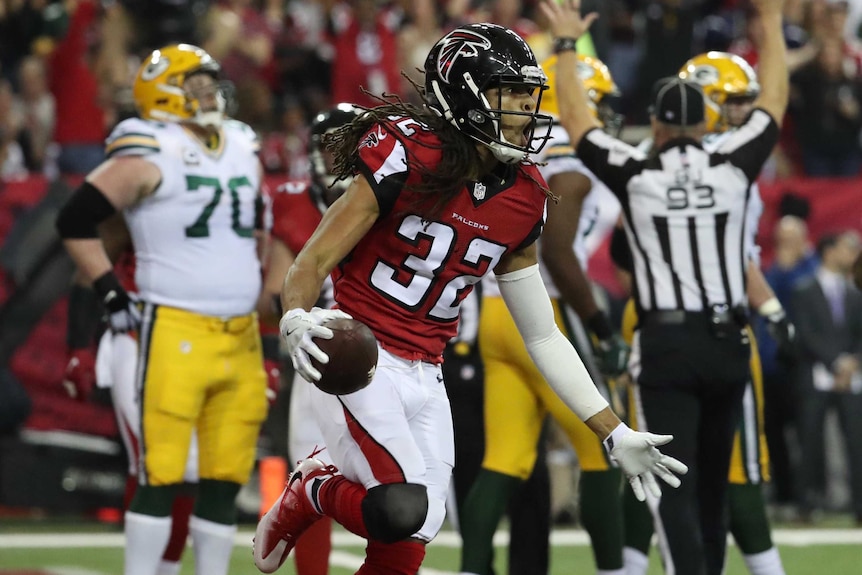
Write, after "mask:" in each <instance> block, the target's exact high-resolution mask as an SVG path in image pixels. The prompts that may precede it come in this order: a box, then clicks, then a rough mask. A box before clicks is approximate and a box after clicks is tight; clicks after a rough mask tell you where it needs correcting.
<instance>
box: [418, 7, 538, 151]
mask: <svg viewBox="0 0 862 575" xmlns="http://www.w3.org/2000/svg"><path fill="white" fill-rule="evenodd" d="M503 86H517V87H524V86H527V87H529V88H532V89H535V90H539V96H538V99H537V103H536V109H535V110H533V111H532V112H524V111H510V110H502V109H500V101H499V99H498V101H497V102H496V103H495V104H496V106H494V105H492V104H491V103H490V102H488V99H487V98H486V97H485V95H484V91H485V90H487V89H489V88H495V87H503ZM547 87H548V84H547V77H546V76H545V73H544V72H543V71H542V68H541V67H540V66H539V65H538V63H537V62H536V56H535V55H534V54H533V51H532V50H531V49H530V47H529V46H528V45H527V43H526V42H525V41H524V39H523V38H521V37H520V36H518V35H517V34H515V33H514V32H513V31H511V30H509V29H508V28H505V27H503V26H498V25H496V24H487V23H483V24H470V25H467V26H461V27H459V28H456V29H455V30H453V31H451V32H449V33H448V34H446V35H445V36H443V38H441V39H440V40H439V41H438V42H437V43H436V44H435V45H434V47H433V48H431V51H430V52H429V53H428V57H427V58H426V60H425V100H426V103H427V104H428V107H429V108H431V109H432V110H434V111H435V112H436V113H437V114H439V115H440V116H441V117H443V118H444V119H446V120H448V121H449V122H450V123H451V124H452V125H453V126H455V127H456V128H458V129H459V130H461V131H462V132H463V133H464V134H466V135H468V136H470V137H471V138H473V139H475V140H477V141H478V142H481V143H482V144H485V145H486V146H488V147H489V148H490V149H491V151H492V152H493V154H494V157H496V158H497V159H498V160H499V161H501V162H505V163H514V162H519V161H521V160H523V159H524V158H525V157H526V155H527V154H535V153H536V152H538V151H539V150H541V149H542V147H543V146H544V145H545V143H546V142H547V140H548V133H550V128H551V124H552V122H551V117H550V116H548V115H547V114H539V109H540V105H541V100H542V91H544V90H545V89H547ZM503 114H512V115H518V116H530V117H531V120H532V121H531V122H530V123H529V125H528V127H527V130H526V131H525V137H526V143H525V144H524V145H519V143H515V142H509V141H507V140H506V138H505V137H504V136H503V133H502V130H501V120H502V117H503ZM539 121H541V122H542V125H546V126H547V130H548V131H547V133H545V134H544V135H543V136H542V137H535V134H534V132H535V129H536V124H537V122H539Z"/></svg>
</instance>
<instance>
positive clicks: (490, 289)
mask: <svg viewBox="0 0 862 575" xmlns="http://www.w3.org/2000/svg"><path fill="white" fill-rule="evenodd" d="M533 159H534V160H535V161H536V162H538V163H541V162H545V163H546V165H544V166H539V171H540V172H541V173H542V177H543V178H545V181H546V182H547V181H550V179H551V177H552V176H555V175H557V174H562V173H565V172H579V173H581V174H584V175H585V176H587V177H588V178H589V179H590V182H592V188H591V189H590V193H588V194H587V196H586V197H585V198H584V202H583V204H582V206H581V217H580V219H579V220H578V233H577V235H576V236H575V243H574V245H573V246H572V249H573V250H574V252H575V255H576V256H577V258H578V262H579V263H580V264H581V267H582V268H583V270H584V273H586V272H587V265H588V262H589V259H590V257H591V256H592V255H593V254H594V253H595V251H596V250H597V249H598V248H599V246H600V245H601V244H602V242H603V241H604V240H605V238H606V237H607V236H608V234H610V233H611V232H612V231H613V229H614V226H615V225H616V223H617V219H618V218H619V215H620V210H621V209H622V208H621V206H620V202H619V200H618V199H617V198H616V196H614V195H613V193H611V191H610V190H609V189H608V187H607V186H606V185H605V184H604V183H602V181H601V180H599V179H598V178H597V177H596V176H595V175H594V174H593V173H592V172H591V171H590V170H589V169H588V168H587V167H586V166H585V165H584V164H583V162H581V160H580V159H578V157H577V156H576V155H575V150H574V148H573V147H572V145H571V143H570V142H569V134H568V132H566V129H565V128H563V127H562V126H561V125H559V124H554V127H553V128H552V129H551V134H550V139H549V140H548V144H547V145H546V146H545V147H544V148H543V149H542V151H541V152H540V153H539V154H538V155H536V156H535V157H534V158H533ZM541 241H542V238H541V237H540V238H539V242H541ZM539 268H540V271H541V274H542V279H543V280H544V282H545V287H546V288H547V290H548V294H549V295H550V296H551V297H552V298H558V297H560V290H558V289H557V286H555V285H554V281H553V280H552V279H551V274H550V273H549V272H548V270H547V268H546V267H545V264H544V262H542V259H541V254H540V256H539ZM482 290H483V291H482V294H483V296H499V295H500V289H499V287H498V286H497V281H496V279H494V277H493V275H492V274H488V275H487V276H485V278H483V279H482Z"/></svg>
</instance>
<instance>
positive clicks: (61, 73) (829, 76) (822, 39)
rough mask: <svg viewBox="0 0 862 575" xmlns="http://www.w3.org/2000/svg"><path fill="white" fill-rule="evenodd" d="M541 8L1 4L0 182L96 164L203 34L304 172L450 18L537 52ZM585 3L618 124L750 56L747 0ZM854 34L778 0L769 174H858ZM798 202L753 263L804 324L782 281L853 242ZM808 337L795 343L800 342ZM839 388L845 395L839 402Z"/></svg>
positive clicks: (773, 383) (777, 422) (776, 406)
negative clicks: (480, 25) (662, 86)
mask: <svg viewBox="0 0 862 575" xmlns="http://www.w3.org/2000/svg"><path fill="white" fill-rule="evenodd" d="M536 5H537V2H536V0H388V1H386V0H345V1H338V0H0V184H2V181H3V180H12V179H19V178H26V177H27V176H28V175H31V174H43V175H45V176H46V177H48V178H49V179H54V178H56V177H58V176H61V175H81V174H86V173H87V172H89V171H90V170H92V169H93V168H95V167H96V166H97V165H98V164H99V163H100V162H101V161H102V160H103V159H104V155H103V147H104V138H105V136H106V135H107V134H108V133H109V132H110V130H111V128H112V127H113V126H114V125H115V124H116V123H117V122H119V121H121V120H122V119H124V118H127V117H129V116H131V115H134V114H135V110H134V105H133V102H132V97H131V86H132V80H133V75H134V73H135V72H136V70H137V69H138V67H139V65H140V63H141V58H142V57H144V56H145V55H147V54H148V53H149V52H150V51H151V50H153V49H156V48H158V47H161V46H164V45H167V44H170V43H174V42H187V43H193V44H197V45H200V46H202V47H203V48H204V49H206V50H207V51H208V52H209V53H210V54H211V55H212V56H213V57H214V58H216V59H217V60H218V61H219V62H221V64H222V66H223V73H224V75H225V78H226V79H227V80H229V81H231V82H232V83H233V85H234V86H235V98H234V99H235V102H236V104H237V107H236V111H235V113H234V116H235V117H236V118H237V119H239V120H242V121H244V122H246V123H248V124H250V125H251V126H252V127H253V128H254V129H255V130H256V131H257V132H258V133H259V134H260V136H261V140H262V142H263V146H262V152H261V157H262V161H263V163H264V166H265V169H266V170H267V171H268V172H270V173H272V174H279V175H281V176H284V177H289V178H304V177H306V175H307V171H308V160H307V157H306V150H307V142H308V137H309V124H310V121H311V119H312V118H314V116H315V115H316V114H317V113H318V112H320V111H323V110H325V109H328V108H329V107H330V106H331V105H332V104H333V103H336V102H352V103H356V104H359V105H362V106H374V105H376V104H378V103H379V102H380V98H383V97H396V98H401V99H404V100H407V101H413V102H417V101H418V97H417V92H416V89H417V88H416V84H417V83H420V84H421V81H422V80H421V72H420V69H421V68H422V66H423V63H424V57H425V54H427V52H428V50H429V48H430V47H431V46H432V45H433V43H434V42H436V41H437V40H438V39H439V38H440V37H441V36H442V35H443V34H444V33H445V32H446V31H448V30H450V29H452V28H454V27H456V26H458V25H461V24H463V23H467V22H479V21H491V22H495V23H498V24H502V25H505V26H508V27H510V28H512V29H514V30H515V31H516V32H518V33H519V34H520V35H522V36H523V37H525V38H526V39H527V40H528V42H529V43H530V44H531V45H532V46H533V48H534V50H535V52H536V54H537V56H538V58H539V60H540V61H542V60H544V59H545V58H546V57H548V56H549V55H550V49H551V38H550V35H549V33H548V32H547V23H546V22H544V21H542V17H541V16H540V11H539V10H537V9H536ZM582 5H583V8H584V10H587V11H593V10H594V11H598V12H599V13H600V18H599V20H598V21H597V23H596V24H595V25H594V26H593V28H592V40H593V43H594V45H595V51H596V53H597V55H598V56H599V58H601V59H602V60H603V61H604V62H605V63H606V64H607V65H608V67H609V68H610V71H611V73H612V75H613V78H614V80H615V81H616V84H617V85H618V86H619V88H620V91H621V93H622V96H621V97H619V98H618V99H617V100H616V101H614V102H613V105H614V107H615V108H616V111H617V112H619V113H621V114H623V115H624V116H625V118H626V122H627V124H628V125H630V126H632V125H635V126H636V125H643V124H645V123H647V121H648V111H647V109H646V104H645V103H646V102H648V101H649V100H650V98H649V90H650V88H651V86H652V85H653V83H654V81H655V80H657V79H658V78H661V77H665V76H669V75H675V74H676V73H677V71H678V70H679V69H680V66H681V65H682V64H683V63H684V62H685V61H686V60H688V59H689V58H690V57H692V56H693V55H695V54H698V53H701V52H703V51H706V50H724V51H728V52H731V53H735V54H738V55H740V56H742V57H743V58H745V59H746V60H747V61H748V62H749V63H751V64H752V65H754V66H756V64H757V53H756V50H755V48H754V46H756V45H757V35H758V34H759V33H760V23H759V22H758V20H757V18H756V14H755V13H754V12H753V11H752V10H750V8H749V6H748V5H747V3H746V1H745V0H583V1H582ZM860 34H862V0H787V2H786V11H785V38H786V43H787V47H788V50H789V55H790V64H791V70H792V75H791V104H790V108H789V112H788V115H789V117H788V118H787V120H786V121H785V124H784V128H783V133H782V138H781V145H780V147H779V148H778V149H776V152H775V154H774V155H775V157H774V160H773V161H772V162H771V164H770V165H771V167H770V168H769V173H768V174H766V177H773V178H784V177H792V176H809V177H829V176H837V177H852V176H857V175H858V174H859V172H860V169H862V144H860V135H862V42H860ZM803 212H804V213H801V212H800V211H799V210H793V209H788V210H783V213H785V214H786V215H785V218H783V219H782V220H781V221H780V222H779V224H778V226H777V228H776V230H775V234H776V235H775V240H774V241H775V252H776V253H775V259H774V263H772V264H771V266H772V267H770V268H769V269H768V270H766V275H767V278H768V280H769V282H770V284H772V287H773V288H774V289H775V292H776V294H777V295H778V297H779V299H781V300H782V303H783V304H784V307H785V308H786V309H787V310H788V311H789V313H790V315H791V317H792V318H793V319H794V321H797V322H800V320H801V323H802V324H804V323H805V321H804V318H805V315H804V314H805V313H808V311H806V310H800V309H795V308H794V301H793V298H792V295H791V294H792V292H793V289H792V286H795V285H798V284H799V282H800V280H803V281H804V280H806V279H809V280H810V279H811V278H814V277H817V274H818V273H821V272H820V271H819V270H820V269H821V267H822V266H824V265H826V266H830V269H829V270H827V271H831V272H834V273H837V274H846V273H849V267H848V266H849V265H850V263H851V262H852V261H853V257H855V254H857V253H858V252H859V238H858V236H856V235H854V234H844V235H829V236H825V237H823V238H815V239H814V241H811V240H809V238H808V237H807V230H806V228H805V221H804V220H805V218H806V216H807V215H808V214H807V208H806V209H804V210H803ZM815 244H816V249H815ZM821 275H822V274H821ZM762 341H763V342H764V343H763V349H762V352H763V359H764V372H765V375H766V379H767V381H766V387H767V395H768V397H767V402H766V405H767V408H766V409H767V410H768V414H767V426H768V427H769V429H767V434H768V435H769V447H770V449H771V450H772V452H773V460H774V465H775V473H774V476H775V499H776V500H777V501H778V502H780V503H788V504H789V503H790V502H793V501H801V502H802V512H803V514H810V513H811V512H812V510H816V509H817V508H819V507H822V506H823V501H822V500H823V497H824V490H825V486H824V482H825V480H824V475H823V472H822V470H823V465H811V466H807V469H808V471H807V472H806V473H803V474H800V472H799V469H800V463H799V462H800V461H802V460H803V459H804V460H806V461H810V460H811V459H810V458H814V457H815V456H816V455H817V453H819V452H821V451H822V449H821V448H820V447H819V446H820V445H822V429H823V412H824V411H825V407H824V409H823V410H821V409H820V404H817V405H815V404H814V403H813V402H811V401H810V399H811V397H810V396H809V395H807V394H806V393H804V392H803V391H804V390H803V391H800V390H799V389H798V388H797V389H796V390H795V392H794V393H787V387H786V381H787V380H788V379H789V378H791V379H792V377H791V376H790V375H789V374H788V372H787V370H788V369H790V368H789V367H788V366H787V365H786V363H784V362H782V361H781V358H779V357H777V351H776V349H775V346H774V345H772V346H771V347H770V345H771V344H770V340H769V337H768V335H767V334H766V333H765V332H764V333H763V334H762ZM806 341H807V340H806V339H805V338H804V337H803V343H802V345H803V346H804V345H806ZM857 344H859V342H858V341H855V340H854V342H853V344H852V345H857ZM845 351H847V352H848V353H850V351H851V350H850V349H848V350H845ZM802 353H804V349H803V351H802ZM848 361H850V360H848ZM851 368H852V369H851ZM859 371H860V370H859V366H858V364H857V365H848V373H849V372H854V373H858V372H859ZM834 385H835V384H833V388H830V389H829V390H827V391H828V392H830V395H829V398H830V401H833V400H834V403H837V404H838V407H839V410H840V411H841V412H842V413H845V412H846V413H847V414H848V416H849V415H850V414H853V415H852V417H854V418H855V417H862V402H860V401H858V398H859V397H862V379H860V378H858V377H856V378H850V377H849V376H848V378H847V381H846V382H844V381H841V382H838V384H837V385H839V386H842V388H841V389H835V388H834ZM843 387H846V388H847V389H843ZM821 391H823V390H821ZM846 391H851V392H853V393H851V394H847V393H845V392H846ZM848 398H855V399H857V401H855V404H854V405H853V406H852V409H851V408H848V407H847V405H846V404H847V403H849V402H848V401H847V400H848ZM827 407H828V406H827ZM860 420H862V419H860ZM805 439H808V440H809V441H808V442H807V443H806V442H805V441H803V440H805ZM857 439H858V438H857ZM818 440H819V444H818ZM848 443H851V444H852V443H854V441H853V440H852V439H850V440H849V441H848ZM855 443H858V441H856V442H855ZM821 455H822V453H821ZM848 459H849V460H851V461H854V460H858V461H857V464H858V462H860V461H862V457H855V456H854V455H851V456H849V457H848ZM856 476H857V477H858V478H859V479H857V480H856V481H857V484H856V485H855V486H854V491H855V492H856V499H857V501H856V502H855V503H856V504H855V507H854V511H855V513H856V518H857V520H858V521H859V522H860V524H862V467H860V469H859V470H857V473H856Z"/></svg>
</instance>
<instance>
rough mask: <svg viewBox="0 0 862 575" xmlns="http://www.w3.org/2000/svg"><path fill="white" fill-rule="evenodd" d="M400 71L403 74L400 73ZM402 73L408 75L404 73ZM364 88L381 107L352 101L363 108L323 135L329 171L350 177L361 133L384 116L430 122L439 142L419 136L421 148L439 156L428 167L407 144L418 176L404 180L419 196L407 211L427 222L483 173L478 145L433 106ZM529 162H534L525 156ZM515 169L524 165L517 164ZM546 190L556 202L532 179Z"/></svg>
mask: <svg viewBox="0 0 862 575" xmlns="http://www.w3.org/2000/svg"><path fill="white" fill-rule="evenodd" d="M402 75H404V74H403V73H402ZM405 77H407V76H406V75H405ZM408 80H410V83H411V84H413V87H414V88H415V89H416V91H417V92H419V94H420V96H424V92H425V91H424V88H422V87H421V86H418V85H417V84H416V83H415V82H413V80H411V79H410V78H408ZM362 91H363V92H364V93H365V94H367V95H368V96H370V97H372V98H374V99H375V100H378V101H379V102H380V105H379V106H375V107H373V108H366V107H364V106H356V107H357V108H359V109H361V110H363V111H364V113H363V114H360V115H359V116H358V117H357V118H355V119H354V120H353V121H352V122H350V123H349V124H346V125H344V126H342V127H340V128H338V129H337V130H335V131H333V132H329V133H327V134H325V135H324V136H323V138H322V142H323V145H324V147H325V148H326V149H327V150H329V151H330V152H332V154H333V168H332V172H333V174H334V175H335V176H336V178H337V179H338V180H343V179H349V178H352V177H353V176H354V174H355V173H356V171H357V170H356V166H357V164H358V162H359V143H360V140H361V139H362V137H363V136H364V135H365V134H366V133H367V132H368V131H369V130H370V129H371V128H372V126H374V125H375V124H378V123H380V122H385V121H386V120H388V118H389V116H397V117H409V118H412V119H413V120H415V121H417V122H419V123H421V124H424V125H426V126H428V128H429V129H430V130H431V131H432V132H434V134H435V135H436V136H437V139H438V140H439V142H438V143H431V142H427V141H418V140H417V143H418V144H419V145H421V146H423V147H425V148H429V149H435V150H440V151H441V156H440V161H439V163H437V165H435V166H433V169H432V168H429V167H428V166H426V165H425V164H424V163H423V162H422V161H421V160H419V159H418V158H417V157H416V155H415V153H414V152H413V151H412V150H411V149H410V147H407V146H405V152H406V153H407V162H408V165H409V166H410V169H411V170H412V171H413V172H414V173H416V174H418V175H419V178H418V181H417V182H415V183H410V184H406V185H405V187H404V189H405V190H408V191H410V192H414V193H416V196H417V199H416V201H415V202H413V203H412V204H411V205H409V206H408V207H407V210H410V211H414V210H415V211H416V212H418V214H419V215H420V216H422V218H423V219H425V220H426V221H428V220H432V219H434V218H435V217H436V216H439V215H440V213H442V211H443V208H444V207H445V206H446V204H448V203H449V201H450V200H451V199H452V198H454V197H455V196H456V195H457V194H458V193H459V192H460V191H461V189H462V188H463V187H464V186H465V185H467V184H468V183H469V182H474V181H478V180H479V179H480V178H481V177H482V175H483V174H482V173H481V171H480V170H481V166H482V162H481V160H480V157H479V152H478V150H477V149H476V142H475V141H474V140H472V139H471V138H469V137H465V136H464V134H462V133H461V131H460V130H458V129H457V128H455V127H454V126H453V125H452V124H450V123H449V122H448V121H446V120H444V119H443V118H441V117H440V116H438V115H437V114H436V113H435V112H434V111H433V110H431V109H430V108H428V107H426V106H422V107H420V106H417V105H415V104H411V103H409V102H405V101H404V100H402V99H401V98H400V97H399V96H397V95H394V94H383V96H382V97H381V96H377V95H374V94H371V93H370V92H368V91H367V90H365V89H364V88H362ZM527 163H532V162H531V161H528V162H527ZM518 169H521V170H523V168H522V167H521V166H520V165H519V166H518ZM525 175H526V176H527V177H528V178H529V179H531V180H532V181H534V182H536V180H535V179H534V178H533V177H532V176H530V174H529V173H526V172H525ZM536 183H537V184H538V185H539V186H540V187H541V188H542V190H544V192H545V194H546V195H547V196H548V197H549V198H551V199H552V200H554V201H555V202H556V201H557V197H556V196H554V195H553V194H552V193H551V191H550V190H549V189H548V188H547V187H546V186H544V185H542V184H541V183H540V182H536Z"/></svg>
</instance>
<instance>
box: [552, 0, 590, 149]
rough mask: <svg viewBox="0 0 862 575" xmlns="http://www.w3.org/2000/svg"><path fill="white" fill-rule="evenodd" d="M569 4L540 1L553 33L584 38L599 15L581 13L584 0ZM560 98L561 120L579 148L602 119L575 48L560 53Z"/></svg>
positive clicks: (557, 88) (558, 94) (558, 64)
mask: <svg viewBox="0 0 862 575" xmlns="http://www.w3.org/2000/svg"><path fill="white" fill-rule="evenodd" d="M565 4H566V5H558V4H557V3H556V2H555V0H545V1H544V2H542V3H541V4H539V6H540V8H541V10H542V12H544V14H545V16H546V17H547V18H548V21H549V22H550V25H551V33H552V34H553V36H554V38H555V39H561V38H568V39H571V40H572V41H574V40H577V39H578V38H580V37H581V36H582V35H583V34H584V33H586V31H587V30H589V28H590V25H591V24H592V23H593V22H594V21H595V19H596V18H598V14H596V13H595V12H592V13H590V14H587V15H586V16H584V17H581V14H580V7H581V3H580V0H572V1H569V0H566V2H565ZM557 58H558V60H557V70H558V72H557V86H556V92H557V98H558V99H559V107H560V123H561V124H562V125H563V126H564V127H565V128H566V131H567V132H568V133H569V138H570V141H571V143H572V146H574V148H575V149H577V147H578V144H579V143H580V141H581V138H583V137H584V134H586V133H587V132H588V131H590V130H592V129H593V128H599V127H601V123H600V122H599V120H598V119H597V118H595V117H594V116H593V115H592V113H591V112H590V108H589V98H588V96H587V94H586V92H585V91H584V86H583V83H582V82H581V80H580V79H579V78H578V77H577V73H576V70H577V69H578V68H577V64H578V62H577V54H576V53H575V50H574V48H572V49H569V50H563V51H561V52H559V54H558V55H557Z"/></svg>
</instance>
